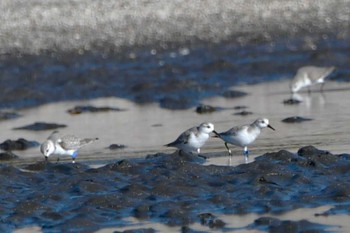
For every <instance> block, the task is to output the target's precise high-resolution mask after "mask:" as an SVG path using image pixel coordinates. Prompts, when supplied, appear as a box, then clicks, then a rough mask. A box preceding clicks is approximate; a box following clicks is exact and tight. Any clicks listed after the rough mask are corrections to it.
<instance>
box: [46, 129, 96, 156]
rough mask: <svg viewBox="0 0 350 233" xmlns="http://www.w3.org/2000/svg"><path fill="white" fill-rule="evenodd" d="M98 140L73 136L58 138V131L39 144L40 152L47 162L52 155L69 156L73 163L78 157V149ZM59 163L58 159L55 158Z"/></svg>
mask: <svg viewBox="0 0 350 233" xmlns="http://www.w3.org/2000/svg"><path fill="white" fill-rule="evenodd" d="M96 140H98V138H85V139H81V138H78V137H76V136H74V135H65V136H62V137H61V136H60V135H59V133H58V131H54V132H53V133H52V134H51V135H50V136H49V137H48V138H47V140H46V141H45V142H43V143H42V144H41V147H40V151H41V153H42V154H43V155H44V156H45V159H46V160H47V159H48V157H49V156H50V155H52V154H54V155H58V156H59V155H70V156H71V157H72V162H73V163H75V158H76V157H77V156H78V149H80V148H81V147H83V146H85V145H88V144H90V143H92V142H94V141H96ZM57 161H59V157H57Z"/></svg>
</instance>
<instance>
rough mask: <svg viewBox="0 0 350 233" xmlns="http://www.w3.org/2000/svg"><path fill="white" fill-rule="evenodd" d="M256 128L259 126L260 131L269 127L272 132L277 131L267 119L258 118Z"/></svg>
mask: <svg viewBox="0 0 350 233" xmlns="http://www.w3.org/2000/svg"><path fill="white" fill-rule="evenodd" d="M254 124H255V125H256V126H258V127H259V128H260V129H262V128H266V127H269V128H270V129H272V130H275V129H274V128H273V127H272V126H271V125H270V124H269V119H267V118H258V119H256V121H255V122H254Z"/></svg>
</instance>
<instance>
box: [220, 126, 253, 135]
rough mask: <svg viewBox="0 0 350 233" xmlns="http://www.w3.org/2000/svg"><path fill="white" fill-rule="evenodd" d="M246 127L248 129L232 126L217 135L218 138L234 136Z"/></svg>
mask: <svg viewBox="0 0 350 233" xmlns="http://www.w3.org/2000/svg"><path fill="white" fill-rule="evenodd" d="M246 127H248V125H242V126H234V127H232V128H231V129H229V130H227V131H225V132H222V133H219V135H220V136H228V135H231V136H236V135H237V133H238V132H239V131H241V130H242V129H244V128H246Z"/></svg>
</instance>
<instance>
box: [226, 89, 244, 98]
mask: <svg viewBox="0 0 350 233" xmlns="http://www.w3.org/2000/svg"><path fill="white" fill-rule="evenodd" d="M246 95H248V93H246V92H243V91H236V90H228V91H225V92H224V94H223V96H224V97H226V98H239V97H243V96H246Z"/></svg>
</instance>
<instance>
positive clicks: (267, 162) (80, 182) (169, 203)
mask: <svg viewBox="0 0 350 233" xmlns="http://www.w3.org/2000/svg"><path fill="white" fill-rule="evenodd" d="M203 161H204V160H203V158H199V157H197V156H193V155H179V154H177V153H175V154H155V155H149V156H147V157H146V158H140V159H130V160H121V161H117V162H115V163H112V164H107V165H105V166H103V167H100V168H96V169H93V168H89V167H88V166H86V165H83V164H80V163H77V164H71V163H45V162H39V163H35V164H28V165H25V166H23V167H22V169H19V168H17V167H13V166H10V165H2V166H1V167H0V180H1V185H2V189H1V197H2V200H1V203H2V209H1V221H0V222H1V224H0V228H1V230H2V231H3V232H9V231H10V230H13V229H15V228H18V227H23V226H26V225H39V226H41V227H42V230H43V231H44V232H59V231H62V230H69V231H73V232H92V231H94V230H98V229H101V228H106V227H110V226H116V227H117V226H123V225H125V224H126V223H125V222H124V220H123V218H125V217H128V216H133V217H135V218H137V219H139V220H152V221H156V222H161V223H164V224H166V225H169V226H182V227H183V229H184V230H186V231H185V232H191V228H190V227H189V225H190V224H192V223H195V222H198V223H201V224H203V225H205V226H207V227H208V230H210V229H211V228H213V229H221V230H223V231H230V230H232V229H228V228H226V227H225V225H226V224H225V222H224V221H222V220H220V219H219V218H217V217H216V216H217V215H218V214H223V213H225V214H239V215H240V214H247V213H261V214H262V213H283V212H286V211H290V210H293V209H296V208H301V207H317V206H322V205H326V204H327V205H334V206H335V207H334V208H333V209H332V210H331V211H329V212H327V213H320V214H338V213H342V214H344V213H349V205H348V204H347V203H349V200H350V199H349V197H350V195H349V193H350V189H349V187H350V184H349V180H348V179H344V177H346V176H347V174H348V172H349V171H350V169H349V167H350V155H349V154H340V155H333V154H331V153H329V152H327V151H321V150H318V149H316V148H315V147H312V146H308V147H303V148H301V149H300V150H299V151H298V153H297V154H293V153H290V152H288V151H279V152H271V153H267V154H264V155H262V156H261V157H258V158H257V159H256V161H254V162H252V163H249V164H242V165H239V166H237V167H228V166H214V165H211V166H203V165H201V163H202V162H203ZM327 227H329V226H322V225H319V224H313V223H310V222H307V221H301V222H293V221H280V220H277V219H274V218H259V219H257V220H256V221H255V224H254V225H249V226H246V229H259V230H263V231H271V232H276V231H280V230H283V229H289V231H288V232H301V231H304V230H317V232H326V231H327ZM292 229H294V230H292ZM137 230H140V229H137V227H136V228H135V231H134V232H138V231H137ZM149 230H150V229H149ZM147 232H152V231H147Z"/></svg>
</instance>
